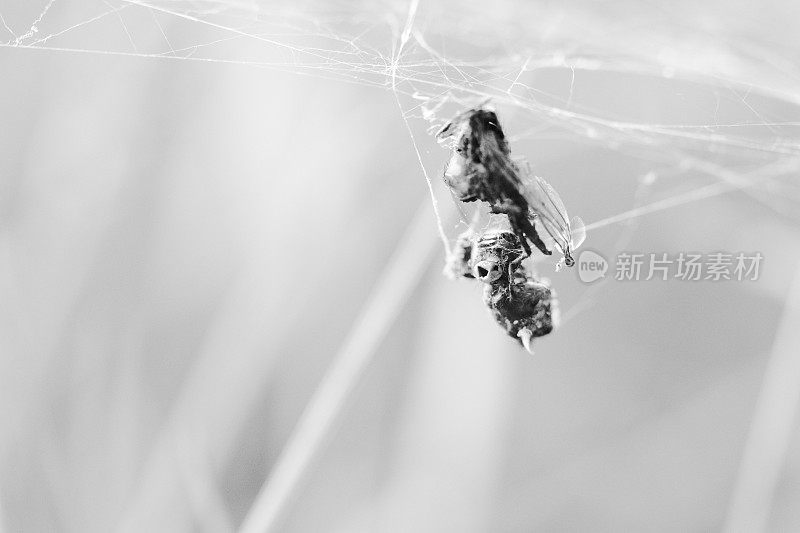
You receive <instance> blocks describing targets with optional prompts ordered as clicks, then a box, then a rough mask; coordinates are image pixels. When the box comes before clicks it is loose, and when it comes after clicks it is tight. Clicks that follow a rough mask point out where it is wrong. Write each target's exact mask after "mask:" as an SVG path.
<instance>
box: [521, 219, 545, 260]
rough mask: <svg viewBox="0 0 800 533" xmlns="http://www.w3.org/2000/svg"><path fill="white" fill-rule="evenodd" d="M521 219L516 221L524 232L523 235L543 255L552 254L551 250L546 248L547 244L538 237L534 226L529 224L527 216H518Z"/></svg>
mask: <svg viewBox="0 0 800 533" xmlns="http://www.w3.org/2000/svg"><path fill="white" fill-rule="evenodd" d="M520 218H521V220H520V221H518V224H519V226H520V228H521V230H522V232H523V233H524V234H525V236H526V237H527V238H528V239H529V240H530V241H531V242H532V243H533V244H534V245H535V246H536V247H537V248H538V249H539V251H540V252H542V253H543V254H544V255H553V252H552V251H550V250H548V249H547V245H545V243H544V241H542V239H541V237H539V233H538V232H537V231H536V227H535V226H534V225H533V224H531V221H530V219H528V217H527V216H522V217H520Z"/></svg>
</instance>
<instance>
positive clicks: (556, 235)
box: [523, 175, 586, 266]
mask: <svg viewBox="0 0 800 533" xmlns="http://www.w3.org/2000/svg"><path fill="white" fill-rule="evenodd" d="M523 180H524V189H523V193H524V195H525V199H526V200H527V201H528V206H529V207H530V210H531V213H532V214H533V215H535V224H536V227H537V230H538V231H539V233H540V237H541V238H542V240H543V241H544V243H545V244H546V245H547V246H548V248H551V249H552V248H556V249H557V250H558V251H559V252H561V253H562V254H563V255H564V262H565V263H566V264H567V266H572V265H573V264H574V259H573V258H572V252H573V251H574V250H575V249H576V248H578V247H579V246H580V245H581V244H583V241H584V240H585V239H586V228H585V225H584V223H583V220H581V219H580V217H575V218H573V219H572V220H571V221H570V218H569V215H568V213H567V208H566V207H565V206H564V202H563V201H562V200H561V197H560V196H559V194H558V192H556V190H555V189H554V188H553V186H552V185H550V184H549V183H547V181H545V180H544V179H542V178H540V177H538V176H533V177H531V176H530V175H528V176H525V177H524V178H523Z"/></svg>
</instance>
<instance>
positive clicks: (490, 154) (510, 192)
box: [437, 104, 586, 270]
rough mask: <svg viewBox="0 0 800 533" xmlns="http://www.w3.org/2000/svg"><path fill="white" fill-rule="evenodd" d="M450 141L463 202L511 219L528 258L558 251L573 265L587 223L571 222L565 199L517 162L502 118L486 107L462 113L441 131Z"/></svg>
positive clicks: (450, 170)
mask: <svg viewBox="0 0 800 533" xmlns="http://www.w3.org/2000/svg"><path fill="white" fill-rule="evenodd" d="M437 138H438V139H439V140H440V141H446V140H449V141H451V145H452V154H451V157H450V161H449V162H448V164H447V168H446V170H445V174H444V181H445V183H446V184H447V186H448V187H449V188H450V190H451V191H452V193H453V195H454V196H455V197H456V199H458V200H459V201H462V202H474V201H477V200H480V201H483V202H486V203H488V204H489V207H490V210H491V212H492V213H495V214H504V215H506V216H507V217H508V221H509V223H510V226H511V230H512V231H513V232H514V234H515V235H516V236H517V237H518V238H519V241H520V244H521V246H522V248H523V250H524V252H525V256H526V257H528V256H530V255H531V248H530V245H529V244H528V243H529V242H530V244H533V245H534V246H536V248H537V249H539V251H540V252H542V253H543V254H545V255H551V254H552V249H553V248H555V249H556V250H558V251H559V252H560V253H561V254H562V256H563V258H562V259H561V260H560V261H559V262H558V264H557V265H556V269H557V270H558V269H560V268H561V265H562V264H566V265H567V266H572V265H574V264H575V260H574V258H573V257H572V253H573V252H574V251H575V249H576V248H578V247H579V246H580V245H581V244H582V243H583V241H584V239H585V237H586V231H585V227H584V224H583V221H582V220H581V219H580V218H579V217H574V218H572V219H570V218H569V215H568V214H567V209H566V207H565V206H564V202H563V201H562V200H561V197H560V196H559V194H558V193H557V192H556V190H555V189H554V188H553V186H552V185H550V184H549V183H547V181H545V180H544V179H542V178H540V177H538V176H535V175H533V174H532V173H531V172H530V169H529V167H528V165H527V163H526V162H525V161H524V160H520V159H513V158H512V157H511V153H510V150H509V147H508V142H507V141H506V137H505V133H504V132H503V128H502V127H501V126H500V121H499V120H498V118H497V114H496V113H495V112H494V111H493V110H491V109H490V108H489V107H488V106H487V105H486V104H482V105H480V106H478V107H475V108H472V109H469V110H467V111H464V112H463V113H460V114H458V115H457V116H456V117H454V118H453V119H452V120H451V121H450V122H448V123H447V124H445V126H444V127H442V128H441V130H439V132H438V133H437Z"/></svg>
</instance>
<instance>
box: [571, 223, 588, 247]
mask: <svg viewBox="0 0 800 533" xmlns="http://www.w3.org/2000/svg"><path fill="white" fill-rule="evenodd" d="M570 233H571V234H572V249H573V250H577V249H578V248H579V247H580V245H581V244H583V242H584V241H585V240H586V224H584V223H583V219H582V218H581V217H572V222H570Z"/></svg>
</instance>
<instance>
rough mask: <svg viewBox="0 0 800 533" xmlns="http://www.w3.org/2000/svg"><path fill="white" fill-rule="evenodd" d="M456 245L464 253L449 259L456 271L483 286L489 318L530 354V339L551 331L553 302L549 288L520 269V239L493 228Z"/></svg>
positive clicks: (469, 236) (469, 235) (523, 255)
mask: <svg viewBox="0 0 800 533" xmlns="http://www.w3.org/2000/svg"><path fill="white" fill-rule="evenodd" d="M467 239H469V242H471V246H469V245H467V244H466V242H467ZM459 242H462V244H463V246H462V250H463V252H461V253H459V255H458V256H454V257H453V258H451V261H453V262H456V263H457V264H458V268H456V269H455V270H456V271H459V272H462V273H463V274H462V275H463V277H467V278H475V279H478V280H480V281H482V282H484V283H485V284H486V286H485V288H484V294H483V301H484V303H485V304H486V306H487V307H488V308H489V311H490V312H491V314H492V317H493V318H494V319H495V321H496V322H497V323H498V324H499V325H500V326H501V327H502V328H503V329H505V331H506V333H508V335H509V336H511V337H513V338H515V339H517V340H518V341H519V342H520V344H522V346H524V347H525V349H526V350H528V352H530V353H533V351H532V349H531V339H533V338H535V337H541V336H542V335H547V334H548V333H550V332H551V331H552V330H553V326H554V321H555V318H556V316H557V310H556V299H555V296H554V294H553V293H552V291H551V290H550V287H549V286H547V285H546V284H544V283H542V282H539V281H537V280H536V279H535V278H534V277H533V276H532V275H530V274H529V273H528V272H527V271H526V269H525V268H524V267H523V265H522V260H523V259H524V258H525V252H524V249H523V247H522V244H521V242H520V240H519V238H518V237H517V235H516V234H515V233H514V232H513V231H510V230H509V229H505V228H493V229H490V230H487V231H486V232H484V233H483V234H481V235H480V236H475V235H474V233H469V232H468V233H466V234H464V235H462V238H461V239H459Z"/></svg>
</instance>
